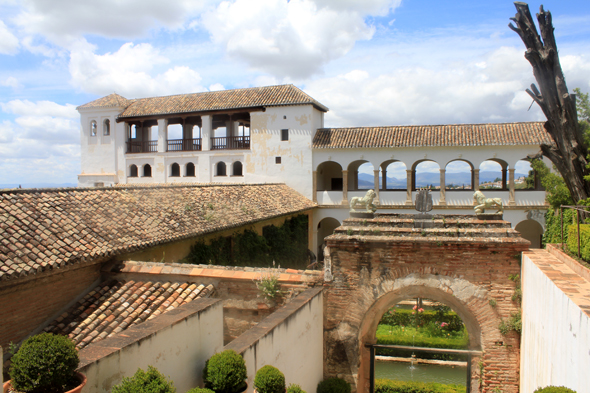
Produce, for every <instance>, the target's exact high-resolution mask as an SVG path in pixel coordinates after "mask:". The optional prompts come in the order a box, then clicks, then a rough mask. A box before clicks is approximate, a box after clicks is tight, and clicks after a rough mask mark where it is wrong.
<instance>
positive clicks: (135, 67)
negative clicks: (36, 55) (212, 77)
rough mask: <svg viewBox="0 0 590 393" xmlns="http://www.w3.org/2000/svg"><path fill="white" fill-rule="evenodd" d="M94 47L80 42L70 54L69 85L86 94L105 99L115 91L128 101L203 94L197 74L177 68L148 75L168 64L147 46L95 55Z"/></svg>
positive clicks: (126, 45) (187, 68)
mask: <svg viewBox="0 0 590 393" xmlns="http://www.w3.org/2000/svg"><path fill="white" fill-rule="evenodd" d="M95 49H96V48H95V47H94V46H92V45H90V44H88V43H86V42H84V41H80V42H78V44H77V45H76V46H75V48H74V49H73V50H72V52H71V57H70V64H69V69H70V74H71V77H72V79H71V82H72V84H73V85H74V86H75V87H76V88H79V89H81V90H83V91H85V92H88V93H93V94H98V95H107V94H110V93H112V92H114V91H116V92H117V93H119V94H121V95H123V96H125V97H129V98H135V97H146V96H161V95H167V94H179V93H189V92H195V91H203V90H205V89H204V88H203V87H202V86H201V85H200V82H201V76H200V75H199V73H198V72H196V71H194V70H191V69H190V68H189V67H186V66H176V67H173V68H170V69H168V70H166V71H165V72H164V73H161V74H157V75H155V76H152V75H151V71H152V70H153V69H154V68H155V67H156V66H161V65H164V64H168V63H169V62H170V60H169V59H168V58H166V57H164V56H162V55H161V54H160V52H159V51H158V50H157V49H156V48H154V47H153V46H151V45H150V44H138V45H134V44H133V43H126V44H124V45H123V46H121V48H119V50H118V51H117V52H114V53H106V54H104V55H98V54H95V53H94V51H95Z"/></svg>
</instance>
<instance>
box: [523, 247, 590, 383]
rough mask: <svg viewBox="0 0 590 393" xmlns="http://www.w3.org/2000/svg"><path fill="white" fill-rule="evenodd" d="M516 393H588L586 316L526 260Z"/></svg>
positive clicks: (589, 349) (588, 327)
mask: <svg viewBox="0 0 590 393" xmlns="http://www.w3.org/2000/svg"><path fill="white" fill-rule="evenodd" d="M522 288H523V331H522V341H521V351H520V356H521V360H520V391H521V392H527V393H528V392H533V391H534V390H535V389H537V388H538V387H545V386H549V385H555V386H566V387H568V388H570V389H573V390H575V391H576V392H577V393H589V392H590V382H589V381H590V377H589V370H590V318H589V317H588V315H586V314H585V313H584V312H583V311H582V310H581V309H580V307H578V306H577V305H576V304H575V303H574V302H573V301H572V300H571V299H570V298H569V297H568V296H566V295H565V294H564V293H563V292H562V291H561V290H560V289H559V288H558V287H557V286H556V285H555V284H554V283H553V281H551V279H549V277H547V276H546V275H545V274H544V273H543V272H542V271H541V270H540V269H539V268H538V267H537V266H536V265H535V263H533V262H532V261H531V259H530V258H529V257H528V256H527V255H524V256H523V261H522Z"/></svg>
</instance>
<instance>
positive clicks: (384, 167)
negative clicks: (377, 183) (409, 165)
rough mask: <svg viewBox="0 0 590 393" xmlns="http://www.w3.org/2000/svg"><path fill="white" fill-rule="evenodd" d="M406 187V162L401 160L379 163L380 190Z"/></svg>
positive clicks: (403, 188)
mask: <svg viewBox="0 0 590 393" xmlns="http://www.w3.org/2000/svg"><path fill="white" fill-rule="evenodd" d="M407 187H408V174H407V172H406V164H404V163H403V162H401V161H386V162H384V163H383V164H381V189H382V190H405V189H406V188H407Z"/></svg>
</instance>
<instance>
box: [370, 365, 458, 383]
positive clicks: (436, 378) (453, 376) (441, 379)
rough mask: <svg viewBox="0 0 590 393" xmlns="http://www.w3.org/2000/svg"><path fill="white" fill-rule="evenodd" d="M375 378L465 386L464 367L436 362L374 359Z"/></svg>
mask: <svg viewBox="0 0 590 393" xmlns="http://www.w3.org/2000/svg"><path fill="white" fill-rule="evenodd" d="M375 378H388V379H397V380H399V381H419V382H438V383H446V384H458V385H463V386H465V383H466V379H467V368H466V367H458V366H455V367H452V366H441V365H438V364H424V363H420V364H414V365H413V366H410V363H405V362H389V361H380V360H375Z"/></svg>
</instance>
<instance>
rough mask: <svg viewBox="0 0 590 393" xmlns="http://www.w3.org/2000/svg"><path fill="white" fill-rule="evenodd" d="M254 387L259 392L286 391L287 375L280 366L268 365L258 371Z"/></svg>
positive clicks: (280, 392) (283, 392)
mask: <svg viewBox="0 0 590 393" xmlns="http://www.w3.org/2000/svg"><path fill="white" fill-rule="evenodd" d="M254 387H255V388H256V390H257V391H258V392H259V393H285V375H284V374H283V373H282V372H280V371H279V369H278V368H276V367H273V366H269V365H266V366H264V367H262V368H261V369H260V370H258V371H257V372H256V376H255V377H254Z"/></svg>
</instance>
